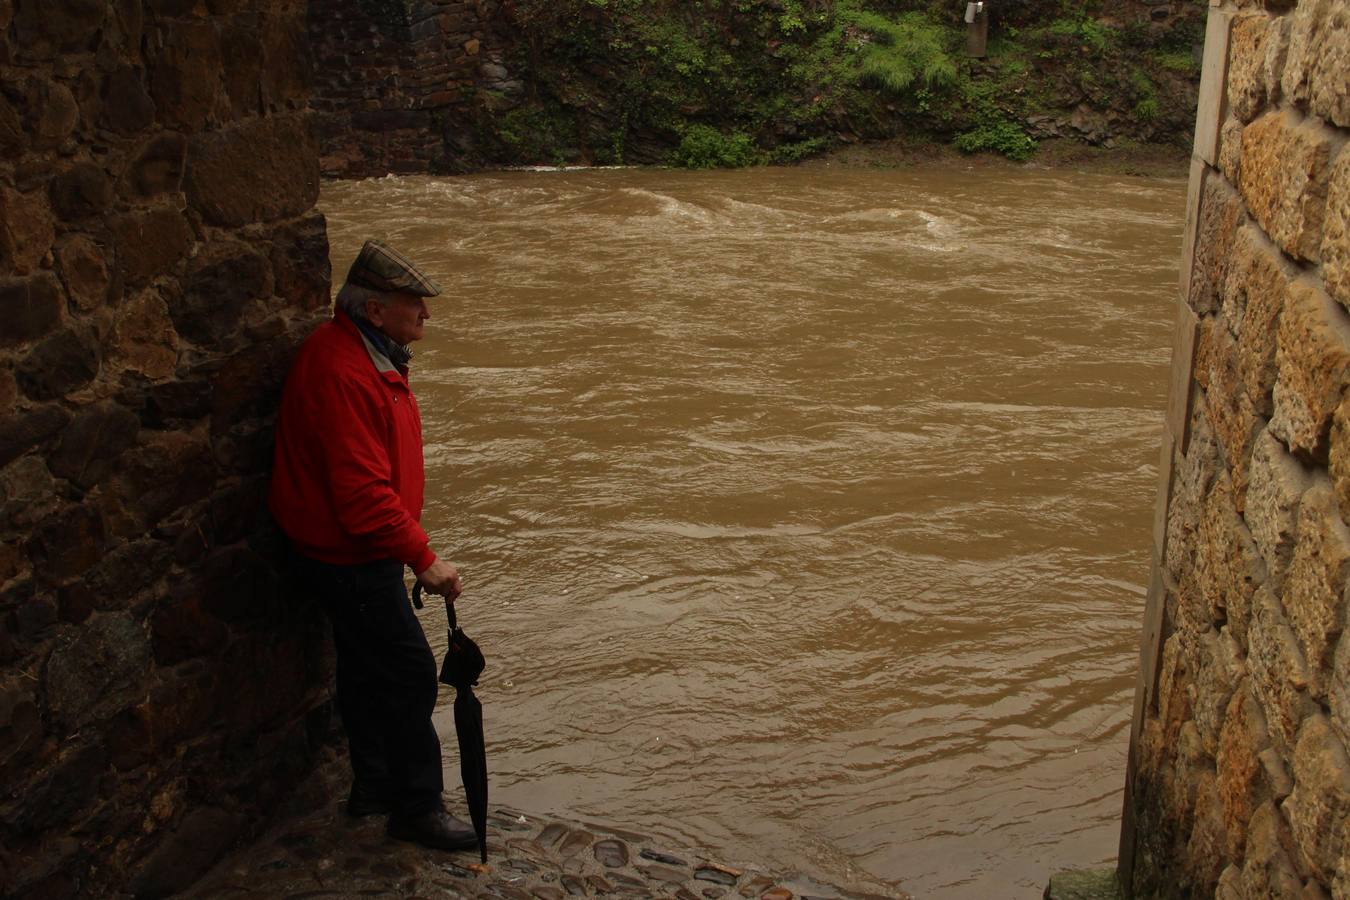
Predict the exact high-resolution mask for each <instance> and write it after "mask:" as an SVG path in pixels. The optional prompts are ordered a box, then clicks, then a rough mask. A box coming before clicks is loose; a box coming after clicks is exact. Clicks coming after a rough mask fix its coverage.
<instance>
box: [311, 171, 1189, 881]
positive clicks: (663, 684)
mask: <svg viewBox="0 0 1350 900" xmlns="http://www.w3.org/2000/svg"><path fill="white" fill-rule="evenodd" d="M1184 195H1185V184H1184V182H1182V181H1178V180H1141V179H1132V178H1127V177H1118V176H1102V175H1083V174H1072V173H1057V172H1050V171H1045V170H1035V169H1027V170H1014V169H1008V170H1002V169H998V170H992V171H991V170H983V169H974V168H963V167H959V166H949V167H933V168H922V169H910V170H857V169H853V170H836V169H832V168H828V167H820V168H809V169H808V168H800V169H754V170H746V171H737V172H712V173H691V172H683V171H663V170H580V171H579V170H573V171H566V172H505V173H494V174H485V175H475V176H470V177H457V178H445V179H434V178H399V179H394V178H385V179H380V180H372V181H365V182H359V183H335V184H329V185H327V186H326V187H325V188H324V193H323V197H322V201H321V205H322V208H323V209H324V211H325V212H326V213H327V215H328V217H329V226H330V236H331V241H332V249H333V259H334V277H335V280H337V281H339V282H340V280H341V276H342V275H343V273H345V271H346V266H347V264H348V263H349V262H350V260H351V258H352V256H353V255H354V254H355V251H356V249H357V248H358V247H359V245H360V242H361V240H362V239H363V238H364V237H367V236H383V237H385V238H387V239H388V240H390V241H391V242H393V243H394V244H395V246H397V247H400V248H402V249H404V250H406V251H407V252H408V253H409V254H410V255H411V256H412V257H413V258H414V259H416V260H418V261H419V262H421V263H423V264H424V266H425V268H426V269H427V270H428V271H429V273H430V274H432V275H433V277H435V278H437V279H438V280H439V281H440V282H441V283H442V284H443V285H444V286H445V288H446V296H445V297H443V298H441V299H439V300H438V301H435V306H434V310H433V312H434V318H433V319H432V320H431V321H430V322H429V323H428V332H427V338H426V339H425V340H424V341H423V342H422V343H421V344H419V345H418V346H417V347H416V348H415V349H416V350H417V356H416V359H415V360H414V362H413V369H414V375H413V377H414V387H415V389H416V391H417V393H418V397H419V400H420V402H421V406H422V411H423V417H424V420H425V432H426V434H425V437H426V455H427V478H428V497H429V500H428V508H427V510H426V514H425V518H424V524H425V525H427V527H428V531H429V532H430V533H431V534H432V536H433V541H434V545H435V546H437V547H438V548H441V549H442V550H443V551H445V552H446V554H447V555H448V556H450V557H451V558H452V559H453V560H454V561H455V562H457V563H458V564H459V565H460V567H461V569H462V571H463V573H464V578H465V582H466V595H465V597H464V599H463V600H462V601H461V602H460V604H459V610H460V618H461V624H462V625H464V626H465V628H466V630H467V631H468V632H469V633H470V634H471V635H473V636H474V637H475V638H477V639H478V641H479V642H480V644H482V645H483V647H484V649H485V651H486V653H487V655H488V665H489V668H488V670H487V672H486V673H485V674H484V680H483V682H482V685H481V690H480V692H479V696H480V697H481V698H482V701H483V705H484V709H485V717H486V727H487V731H488V741H489V747H488V753H489V762H490V767H491V777H492V791H493V800H494V802H495V803H500V804H506V805H510V806H513V807H517V808H520V809H524V810H531V811H537V812H539V813H549V814H555V815H557V816H560V817H564V818H569V819H573V820H581V821H590V822H601V823H610V824H613V825H619V826H623V827H625V828H628V829H631V830H635V831H639V832H644V833H647V834H649V835H652V836H654V837H656V838H658V839H660V840H661V841H662V842H663V843H664V844H666V845H668V846H669V847H670V848H671V849H672V850H677V849H684V850H692V851H693V852H695V853H697V852H699V851H703V852H706V853H708V854H709V855H711V856H713V857H715V858H717V859H720V860H723V861H726V862H730V863H733V864H734V863H736V862H738V861H740V862H744V863H759V864H763V865H766V866H769V867H771V868H774V869H777V870H780V871H787V872H794V873H800V874H801V875H803V876H804V877H807V878H812V879H817V880H819V881H821V882H826V883H833V884H838V885H841V886H844V887H848V888H852V889H856V890H871V891H878V892H893V891H901V890H903V891H908V892H910V893H912V894H914V895H915V896H917V897H925V898H927V897H933V898H944V900H958V898H960V900H977V898H978V900H986V898H1033V897H1038V896H1039V895H1040V891H1041V890H1042V889H1043V887H1044V885H1045V883H1046V880H1047V878H1048V876H1049V874H1050V873H1051V872H1052V871H1054V870H1056V869H1059V868H1068V867H1079V866H1088V865H1094V864H1097V865H1104V864H1109V863H1110V862H1111V861H1112V860H1113V859H1114V857H1115V853H1116V843H1117V835H1118V819H1119V815H1120V810H1121V790H1122V786H1123V783H1124V769H1125V754H1126V743H1127V740H1128V732H1129V718H1130V707H1131V703H1132V696H1133V694H1132V692H1133V684H1134V668H1135V661H1136V653H1137V646H1138V639H1137V631H1138V627H1139V623H1140V618H1141V615H1142V609H1143V600H1144V592H1145V582H1146V579H1147V577H1148V565H1149V559H1148V550H1147V547H1148V542H1149V529H1150V527H1151V525H1150V523H1151V515H1152V507H1153V498H1154V490H1155V480H1156V477H1157V455H1158V445H1159V439H1160V435H1161V427H1162V409H1163V405H1164V390H1165V381H1166V376H1167V366H1168V359H1169V347H1170V343H1171V341H1170V333H1171V324H1172V321H1173V310H1174V307H1173V303H1174V299H1173V298H1174V296H1175V282H1176V272H1177V267H1178V264H1179V257H1180V247H1181V226H1182V215H1183V211H1184V210H1183V207H1184ZM423 624H424V626H425V627H426V629H427V632H428V634H429V635H430V636H431V638H432V641H433V644H434V645H435V646H436V647H437V648H438V654H439V648H440V647H441V646H443V644H444V626H443V614H442V613H438V611H437V610H435V609H434V608H431V607H429V608H428V609H427V610H426V611H425V612H424V613H423ZM452 698H453V691H452V690H450V689H448V688H447V689H445V691H444V692H443V695H442V698H441V709H440V711H439V712H438V722H439V724H440V728H441V733H442V736H443V738H444V739H445V741H446V764H447V766H446V768H447V784H449V785H451V786H452V789H451V792H450V796H451V797H452V799H454V801H455V802H456V803H457V804H458V802H459V794H458V766H457V763H456V756H455V751H454V738H453V733H454V729H453V724H452V723H451V720H450V703H451V700H452Z"/></svg>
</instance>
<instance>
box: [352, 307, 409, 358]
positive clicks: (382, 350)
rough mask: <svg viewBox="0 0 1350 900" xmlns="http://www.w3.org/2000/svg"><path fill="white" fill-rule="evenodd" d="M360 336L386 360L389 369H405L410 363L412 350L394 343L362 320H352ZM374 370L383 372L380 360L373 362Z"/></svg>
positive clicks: (387, 336)
mask: <svg viewBox="0 0 1350 900" xmlns="http://www.w3.org/2000/svg"><path fill="white" fill-rule="evenodd" d="M352 323H353V324H355V325H356V328H357V330H358V331H360V332H361V336H362V337H364V338H365V339H366V341H367V342H368V343H369V344H370V345H371V346H372V349H373V350H374V351H375V352H376V353H378V354H379V355H381V356H383V357H384V358H385V359H386V360H388V362H389V364H390V368H399V369H403V368H406V367H407V365H408V363H409V362H411V361H412V355H413V354H412V348H411V347H408V346H406V345H403V344H399V343H397V342H396V341H394V339H393V338H391V337H389V335H387V334H385V333H384V332H383V331H380V329H378V328H376V327H375V326H374V325H372V324H370V323H369V322H366V321H364V320H362V319H352ZM375 368H377V369H380V370H381V371H383V370H384V369H383V367H382V366H381V365H380V360H378V359H377V360H375Z"/></svg>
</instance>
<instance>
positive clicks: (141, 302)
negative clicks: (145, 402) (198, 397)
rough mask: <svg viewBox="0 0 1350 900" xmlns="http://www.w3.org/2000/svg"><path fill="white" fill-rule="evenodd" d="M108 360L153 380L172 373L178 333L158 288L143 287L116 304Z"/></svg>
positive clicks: (174, 365) (176, 360) (176, 362)
mask: <svg viewBox="0 0 1350 900" xmlns="http://www.w3.org/2000/svg"><path fill="white" fill-rule="evenodd" d="M110 360H111V362H112V363H113V364H114V365H116V366H117V367H118V368H119V369H122V370H124V371H130V372H135V373H137V374H140V375H144V376H145V377H146V378H149V379H152V380H156V379H161V378H167V377H169V376H170V375H172V374H173V373H174V370H175V369H176V368H177V367H178V333H177V332H176V331H174V328H173V320H172V319H171V318H170V317H169V307H168V305H167V304H166V303H165V301H164V297H163V295H162V294H161V293H160V291H158V290H156V289H155V288H150V289H148V290H145V291H142V292H140V293H139V294H137V295H136V296H134V297H132V298H130V299H128V300H126V301H124V302H123V303H122V304H121V305H120V306H119V307H118V308H117V318H116V319H115V320H114V325H113V335H112V350H111V353H110Z"/></svg>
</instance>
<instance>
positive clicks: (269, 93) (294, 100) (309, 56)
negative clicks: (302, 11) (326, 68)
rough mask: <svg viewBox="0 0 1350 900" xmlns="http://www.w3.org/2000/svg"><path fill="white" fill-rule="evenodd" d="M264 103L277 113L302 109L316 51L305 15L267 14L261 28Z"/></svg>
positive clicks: (306, 95) (311, 77)
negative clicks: (306, 29) (314, 50)
mask: <svg viewBox="0 0 1350 900" xmlns="http://www.w3.org/2000/svg"><path fill="white" fill-rule="evenodd" d="M262 58H263V61H264V64H263V70H262V103H263V106H264V108H265V109H267V110H268V111H269V112H272V113H277V112H282V111H284V110H287V109H292V108H296V107H299V106H301V105H303V104H304V102H305V100H306V98H307V97H308V96H309V91H310V84H311V82H312V80H313V66H314V63H313V52H312V51H311V49H310V41H309V40H308V39H307V36H306V34H305V19H304V16H303V15H299V14H296V13H286V12H284V11H283V12H281V13H280V14H277V15H266V16H264V19H263V25H262Z"/></svg>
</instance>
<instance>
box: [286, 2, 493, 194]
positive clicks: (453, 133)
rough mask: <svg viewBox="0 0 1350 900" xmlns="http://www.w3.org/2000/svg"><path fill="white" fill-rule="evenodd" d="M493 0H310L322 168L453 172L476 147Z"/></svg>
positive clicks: (489, 65) (347, 174)
mask: <svg viewBox="0 0 1350 900" xmlns="http://www.w3.org/2000/svg"><path fill="white" fill-rule="evenodd" d="M495 9H496V2H495V0H310V3H309V17H308V21H309V28H308V34H309V40H310V43H311V45H312V47H313V52H314V55H315V63H316V65H315V69H316V78H315V88H314V96H313V100H312V106H313V108H314V109H315V110H316V111H317V113H318V116H317V119H318V126H319V135H320V139H321V141H322V160H321V164H322V167H323V173H324V174H325V175H327V176H331V177H340V178H363V177H369V176H376V175H385V174H387V173H390V172H393V173H397V174H413V173H426V172H447V171H455V170H457V169H460V168H463V167H464V166H465V163H464V162H462V160H464V159H465V158H466V157H467V156H470V155H471V147H472V144H473V135H472V122H473V121H474V109H475V108H476V103H477V98H476V93H477V84H478V80H479V78H480V77H481V76H482V73H483V72H484V71H486V72H487V74H488V76H489V77H492V76H493V75H494V74H495V75H497V76H500V77H504V75H505V70H504V69H502V68H501V66H500V63H499V62H497V61H494V60H493V59H491V58H489V55H488V53H487V52H486V50H485V48H484V36H485V30H484V24H483V23H484V22H485V21H486V20H487V18H488V17H489V16H490V15H492V13H493V12H494V11H495Z"/></svg>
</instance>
